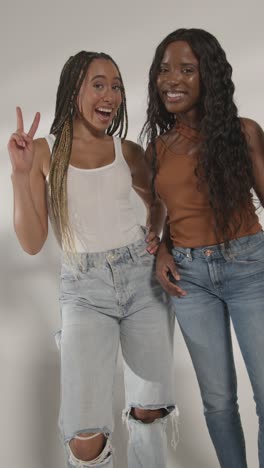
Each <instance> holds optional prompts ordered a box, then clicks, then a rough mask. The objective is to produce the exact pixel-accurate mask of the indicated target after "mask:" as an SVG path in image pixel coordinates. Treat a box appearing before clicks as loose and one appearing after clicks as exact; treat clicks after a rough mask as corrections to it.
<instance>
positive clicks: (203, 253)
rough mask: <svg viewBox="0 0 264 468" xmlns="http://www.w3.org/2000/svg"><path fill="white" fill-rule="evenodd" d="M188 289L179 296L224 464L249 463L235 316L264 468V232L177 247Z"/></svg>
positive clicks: (240, 466) (235, 467)
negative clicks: (242, 419)
mask: <svg viewBox="0 0 264 468" xmlns="http://www.w3.org/2000/svg"><path fill="white" fill-rule="evenodd" d="M172 254H173V257H174V260H175V262H176V266H177V269H178V271H179V274H180V276H181V280H180V281H179V282H178V283H177V284H179V286H180V287H182V288H183V289H185V290H186V292H187V295H186V296H184V297H182V298H180V299H178V298H176V297H174V298H173V302H174V305H175V312H176V316H177V319H178V322H179V324H180V327H181V330H182V333H183V336H184V339H185V342H186V344H187V347H188V350H189V352H190V355H191V359H192V361H193V365H194V368H195V372H196V375H197V379H198V382H199V386H200V391H201V396H202V400H203V405H204V413H205V418H206V423H207V426H208V429H209V433H210V436H211V439H212V441H213V444H214V447H215V450H216V453H217V456H218V460H219V463H220V466H221V467H222V468H246V467H247V462H246V451H245V442H244V436H243V430H242V426H241V422H240V416H239V411H238V403H237V380H236V371H235V366H234V358H233V351H232V341H231V333H230V318H231V320H232V323H233V326H234V330H235V333H236V336H237V339H238V343H239V346H240V349H241V352H242V355H243V358H244V361H245V364H246V368H247V371H248V375H249V378H250V381H251V385H252V389H253V392H254V399H255V402H256V411H257V415H258V417H259V438H258V448H259V464H260V467H261V468H264V365H263V359H264V233H263V232H262V231H261V232H259V233H257V234H255V235H251V236H247V237H242V238H240V239H238V240H233V241H231V243H230V250H229V251H225V249H224V246H223V245H222V244H221V245H219V246H207V247H203V248H195V249H188V248H181V247H175V248H173V251H172Z"/></svg>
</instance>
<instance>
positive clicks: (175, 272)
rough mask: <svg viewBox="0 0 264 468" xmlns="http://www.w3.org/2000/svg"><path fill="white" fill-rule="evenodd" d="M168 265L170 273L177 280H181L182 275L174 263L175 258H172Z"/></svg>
mask: <svg viewBox="0 0 264 468" xmlns="http://www.w3.org/2000/svg"><path fill="white" fill-rule="evenodd" d="M167 267H168V270H169V271H170V273H171V274H172V276H173V278H174V279H175V280H176V281H179V280H180V279H181V277H180V274H179V272H178V270H177V268H176V266H175V263H174V260H173V259H171V261H170V262H168V263H167Z"/></svg>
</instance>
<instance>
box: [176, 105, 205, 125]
mask: <svg viewBox="0 0 264 468" xmlns="http://www.w3.org/2000/svg"><path fill="white" fill-rule="evenodd" d="M176 119H177V120H176V122H181V123H183V124H184V125H187V126H188V127H191V128H193V129H194V130H199V129H200V127H201V119H200V118H199V115H198V111H197V110H196V109H192V110H191V111H189V112H186V113H184V114H177V115H176Z"/></svg>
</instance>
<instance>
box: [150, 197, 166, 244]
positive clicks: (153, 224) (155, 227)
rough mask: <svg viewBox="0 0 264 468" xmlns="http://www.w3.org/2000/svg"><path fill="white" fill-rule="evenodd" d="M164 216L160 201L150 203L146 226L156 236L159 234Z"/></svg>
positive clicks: (164, 212) (163, 208)
mask: <svg viewBox="0 0 264 468" xmlns="http://www.w3.org/2000/svg"><path fill="white" fill-rule="evenodd" d="M165 218H166V210H165V207H164V205H163V203H162V202H160V201H159V200H156V201H155V202H153V203H152V205H151V207H150V208H149V210H148V214H147V227H148V228H149V230H150V231H152V232H154V233H155V234H156V235H157V236H159V235H160V233H161V231H162V229H163V226H164V221H165Z"/></svg>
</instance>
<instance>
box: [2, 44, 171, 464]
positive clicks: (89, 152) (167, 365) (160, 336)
mask: <svg viewBox="0 0 264 468" xmlns="http://www.w3.org/2000/svg"><path fill="white" fill-rule="evenodd" d="M39 119H40V115H39V113H37V114H36V116H35V119H34V121H33V124H32V126H31V128H30V130H29V132H28V133H25V131H24V126H23V118H22V112H21V109H20V108H17V131H16V132H15V133H13V134H12V136H11V138H10V141H9V145H8V148H9V153H10V158H11V163H12V168H13V174H12V181H13V187H14V201H15V211H14V224H15V230H16V234H17V237H18V239H19V242H20V244H21V246H22V247H23V249H24V250H25V251H26V252H28V253H29V254H36V253H37V252H39V251H40V249H41V248H42V246H43V244H44V242H45V240H46V237H47V232H48V214H49V215H50V219H51V222H52V225H53V227H54V230H55V233H56V236H57V239H58V241H59V243H60V246H61V248H62V252H63V254H62V270H61V295H60V305H61V317H62V330H61V332H60V333H59V334H58V335H57V343H58V346H59V348H60V351H61V408H60V418H59V421H60V429H61V431H62V435H63V439H64V441H65V447H66V454H67V463H68V466H69V467H79V466H82V467H90V466H93V467H97V466H98V467H99V466H104V467H109V468H110V467H113V459H112V446H111V434H112V430H113V420H112V419H113V418H112V393H113V384H114V374H115V368H116V360H117V352H118V347H119V342H120V343H121V347H122V353H123V357H124V364H125V390H126V409H125V410H124V419H126V420H127V424H128V428H129V442H128V466H129V468H139V467H142V466H144V467H152V468H155V467H156V468H161V467H164V468H165V466H166V452H167V447H166V436H165V427H166V422H167V420H168V418H169V417H171V418H173V416H174V417H175V405H174V395H173V372H172V368H173V350H172V333H173V332H172V330H173V326H172V325H173V314H172V313H171V312H170V310H169V308H168V303H167V296H166V294H165V293H164V292H163V290H162V288H161V287H160V285H159V283H158V282H157V280H156V279H155V277H154V275H153V267H154V263H153V262H154V257H153V254H154V253H155V252H156V250H157V245H158V241H159V239H158V234H159V232H160V229H161V227H162V224H163V221H164V209H163V206H162V204H161V203H160V201H158V200H156V201H153V198H152V193H151V189H150V184H149V181H150V174H149V173H150V171H149V169H148V167H147V166H146V163H145V160H144V158H143V157H142V150H141V148H140V147H139V146H138V145H136V144H135V143H132V142H130V141H126V140H124V138H125V136H126V133H127V111H126V98H125V91H124V87H123V82H122V78H121V75H120V72H119V69H118V67H117V65H116V64H115V62H114V61H113V59H112V58H111V57H110V56H109V55H106V54H103V53H93V52H84V51H83V52H80V53H78V54H76V55H75V56H73V57H70V59H69V60H68V61H67V63H66V64H65V66H64V68H63V70H62V73H61V78H60V83H59V87H58V92H57V103H56V111H55V118H54V122H53V124H52V126H51V133H50V135H48V136H47V137H46V138H40V139H36V140H33V137H34V135H35V132H36V130H37V127H38V123H39ZM116 135H117V136H116ZM131 187H133V188H134V190H135V191H136V192H137V193H138V194H139V195H140V197H141V198H142V200H143V202H144V203H145V205H146V208H147V213H148V217H147V228H148V235H147V237H146V236H145V232H144V231H143V230H142V228H141V226H140V225H139V224H138V223H137V220H136V217H135V214H134V212H133V209H132V207H131V204H130V201H129V194H130V191H131ZM145 237H146V239H145ZM170 413H171V415H170Z"/></svg>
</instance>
